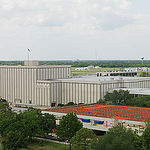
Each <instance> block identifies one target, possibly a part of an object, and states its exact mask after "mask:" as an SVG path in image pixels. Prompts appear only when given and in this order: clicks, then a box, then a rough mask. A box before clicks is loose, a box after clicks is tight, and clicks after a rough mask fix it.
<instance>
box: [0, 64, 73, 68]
mask: <svg viewBox="0 0 150 150" xmlns="http://www.w3.org/2000/svg"><path fill="white" fill-rule="evenodd" d="M61 67H63V68H64V67H66V68H68V67H71V65H38V66H22V65H18V66H9V65H0V68H20V69H21V68H23V69H24V68H37V69H43V68H61Z"/></svg>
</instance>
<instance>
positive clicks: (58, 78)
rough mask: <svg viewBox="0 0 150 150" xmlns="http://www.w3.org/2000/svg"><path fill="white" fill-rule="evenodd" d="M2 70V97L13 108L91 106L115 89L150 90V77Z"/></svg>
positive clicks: (64, 69) (31, 67) (61, 69)
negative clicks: (78, 75) (81, 75)
mask: <svg viewBox="0 0 150 150" xmlns="http://www.w3.org/2000/svg"><path fill="white" fill-rule="evenodd" d="M25 64H27V66H0V97H1V98H4V99H6V100H8V102H10V103H12V104H18V105H29V106H33V105H38V106H56V105H58V104H66V103H68V102H74V103H76V104H78V103H84V104H91V103H96V102H97V101H98V100H100V99H103V98H104V96H105V94H106V93H107V92H108V91H110V90H113V89H116V88H147V89H149V88H150V78H149V77H126V76H123V77H120V76H114V77H111V76H108V77H102V76H101V77H97V76H96V75H94V76H84V77H80V78H72V77H71V66H38V64H37V62H31V63H30V62H27V63H25Z"/></svg>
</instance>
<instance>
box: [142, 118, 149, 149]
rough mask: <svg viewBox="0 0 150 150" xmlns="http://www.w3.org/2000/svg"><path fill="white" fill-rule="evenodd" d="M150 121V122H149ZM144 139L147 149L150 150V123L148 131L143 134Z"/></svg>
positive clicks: (147, 126) (147, 127)
mask: <svg viewBox="0 0 150 150" xmlns="http://www.w3.org/2000/svg"><path fill="white" fill-rule="evenodd" d="M149 121H150V120H149ZM143 138H144V140H145V143H146V146H147V149H150V122H147V123H146V129H145V131H144V132H143Z"/></svg>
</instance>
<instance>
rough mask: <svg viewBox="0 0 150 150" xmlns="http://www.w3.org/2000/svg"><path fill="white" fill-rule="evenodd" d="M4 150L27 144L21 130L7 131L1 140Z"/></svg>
mask: <svg viewBox="0 0 150 150" xmlns="http://www.w3.org/2000/svg"><path fill="white" fill-rule="evenodd" d="M2 144H3V148H4V150H18V149H19V148H21V147H25V146H26V145H27V137H25V136H24V134H22V132H21V131H17V130H14V131H9V132H8V133H7V134H6V136H5V139H4V140H3V142H2Z"/></svg>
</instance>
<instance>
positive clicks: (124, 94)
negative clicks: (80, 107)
mask: <svg viewBox="0 0 150 150" xmlns="http://www.w3.org/2000/svg"><path fill="white" fill-rule="evenodd" d="M132 97H133V96H132V95H130V94H129V91H124V90H119V91H116V90H114V91H113V93H107V94H106V95H105V96H104V101H106V103H110V104H114V105H125V104H126V103H127V101H128V100H130V99H131V98H132Z"/></svg>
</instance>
